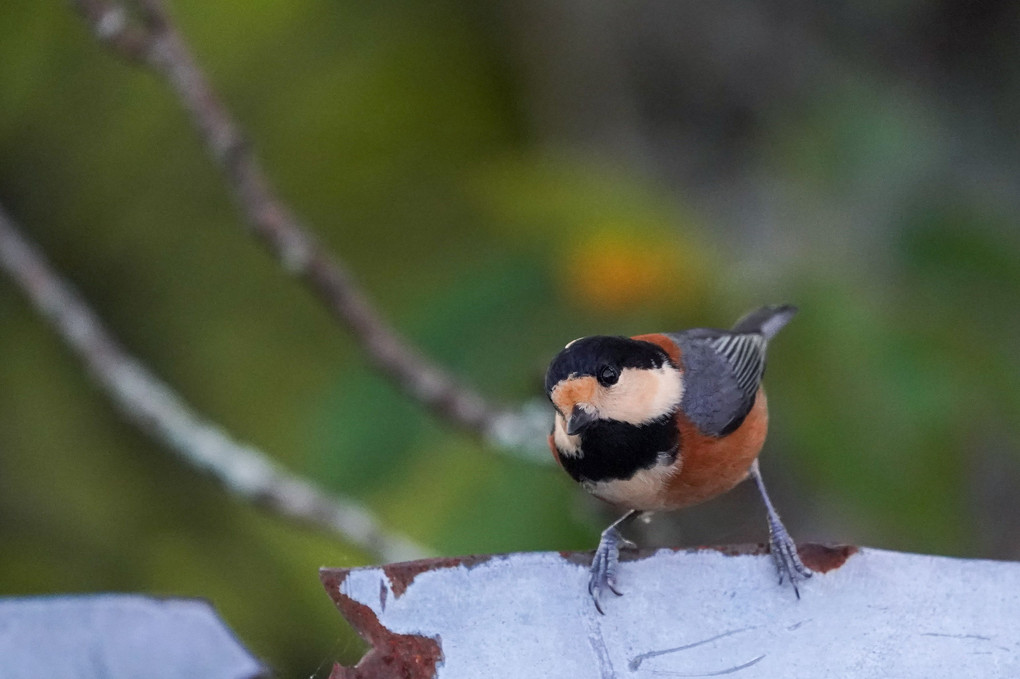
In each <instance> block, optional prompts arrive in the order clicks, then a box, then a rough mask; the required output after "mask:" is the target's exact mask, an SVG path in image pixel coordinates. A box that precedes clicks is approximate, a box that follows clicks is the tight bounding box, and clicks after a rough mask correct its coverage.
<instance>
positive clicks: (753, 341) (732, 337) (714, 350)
mask: <svg viewBox="0 0 1020 679" xmlns="http://www.w3.org/2000/svg"><path fill="white" fill-rule="evenodd" d="M670 337H671V338H672V339H673V340H674V341H675V342H676V343H677V345H679V347H680V351H681V352H682V353H681V360H682V362H683V368H684V395H683V399H682V401H681V402H680V408H681V410H683V411H684V413H685V414H686V415H687V417H688V418H690V420H691V421H692V422H693V423H694V424H695V425H696V426H697V427H698V429H700V430H701V431H702V432H704V433H706V434H710V435H712V436H724V435H726V434H728V433H730V432H731V431H733V430H734V429H736V428H737V427H739V426H740V425H741V423H742V422H743V421H744V418H745V417H746V416H747V413H748V412H750V410H751V407H752V406H753V405H754V399H755V396H756V394H757V393H758V387H759V386H760V385H761V379H762V375H763V374H764V373H765V345H766V340H765V337H764V336H763V335H762V334H761V333H757V332H731V331H728V330H712V329H708V328H698V329H695V330H687V331H684V332H681V333H676V334H672V335H670Z"/></svg>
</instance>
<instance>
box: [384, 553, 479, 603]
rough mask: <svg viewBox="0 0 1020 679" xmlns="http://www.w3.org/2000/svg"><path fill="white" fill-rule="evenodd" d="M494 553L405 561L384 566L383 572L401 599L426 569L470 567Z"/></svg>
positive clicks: (395, 593) (396, 595) (394, 592)
mask: <svg viewBox="0 0 1020 679" xmlns="http://www.w3.org/2000/svg"><path fill="white" fill-rule="evenodd" d="M493 556H494V555H492V554H476V555H469V556H450V557H439V558H433V559H419V560H418V561H403V562H401V563H391V564H386V565H385V566H382V571H383V573H385V574H386V577H387V578H388V579H389V581H390V587H391V588H392V589H393V597H394V598H396V599H399V598H400V597H401V596H403V594H404V592H406V591H407V588H408V587H409V586H410V585H411V583H412V582H414V579H415V578H416V577H418V575H419V574H421V573H425V572H426V571H437V570H440V569H443V568H457V567H458V566H466V567H467V568H470V567H472V566H477V565H478V564H480V563H483V562H485V561H488V560H489V559H491V558H493Z"/></svg>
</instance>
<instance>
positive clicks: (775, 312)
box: [733, 304, 797, 340]
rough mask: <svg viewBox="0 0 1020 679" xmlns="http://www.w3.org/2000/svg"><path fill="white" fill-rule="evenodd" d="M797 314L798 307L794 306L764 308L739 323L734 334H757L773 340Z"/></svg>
mask: <svg viewBox="0 0 1020 679" xmlns="http://www.w3.org/2000/svg"><path fill="white" fill-rule="evenodd" d="M796 313H797V307H795V306H793V305H792V304H773V305H770V306H763V307H761V308H760V309H755V310H754V311H752V312H751V313H749V314H747V315H746V316H744V317H743V318H741V319H740V320H739V321H737V322H736V324H735V325H734V326H733V332H757V333H761V334H762V335H764V337H765V339H766V340H768V339H772V337H773V336H774V335H775V334H776V333H777V332H779V331H780V330H782V328H783V326H784V325H786V324H787V323H789V322H790V319H791V318H793V316H794V314H796Z"/></svg>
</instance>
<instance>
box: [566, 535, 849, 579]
mask: <svg viewBox="0 0 1020 679" xmlns="http://www.w3.org/2000/svg"><path fill="white" fill-rule="evenodd" d="M667 549H671V550H672V551H674V552H697V551H700V550H705V549H711V550H713V551H716V552H719V553H720V554H725V555H726V556H755V555H760V554H768V553H769V546H768V545H767V544H758V543H750V544H743V545H702V546H699V547H672V548H667ZM659 551H661V549H659V548H642V549H624V550H621V551H620V561H640V560H641V559H647V558H649V557H651V556H654V555H655V554H656V553H658V552H659ZM858 551H859V550H858V548H857V547H855V546H854V545H822V544H817V543H814V542H804V543H801V544H800V545H798V546H797V553H798V554H800V559H801V561H803V562H804V565H805V566H807V567H808V568H810V569H811V570H813V571H814V572H816V573H828V572H829V571H831V570H835V569H837V568H839V567H840V566H842V565H843V564H844V563H846V560H847V559H849V558H850V557H851V556H853V555H854V554H856V553H857V552H858ZM559 554H560V556H561V557H563V558H564V559H565V560H566V561H569V562H571V563H576V564H579V565H583V566H588V565H591V560H592V558H593V557H594V556H595V552H594V551H590V552H565V551H564V552H560V553H559Z"/></svg>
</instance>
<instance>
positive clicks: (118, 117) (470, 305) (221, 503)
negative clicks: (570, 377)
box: [0, 0, 1020, 677]
mask: <svg viewBox="0 0 1020 679" xmlns="http://www.w3.org/2000/svg"><path fill="white" fill-rule="evenodd" d="M172 12H173V14H174V16H175V17H176V19H177V20H178V21H179V23H180V27H181V29H182V31H183V32H184V33H185V35H186V36H187V38H188V39H189V41H190V42H191V44H192V46H193V48H194V50H195V51H196V53H197V55H198V57H199V59H200V61H201V62H202V63H203V64H204V66H205V67H206V69H207V71H208V74H209V76H210V77H211V79H212V80H213V82H214V83H215V84H216V86H217V87H218V88H219V89H220V91H221V93H222V94H223V96H224V97H225V99H226V100H227V102H228V104H229V105H230V107H231V108H232V110H233V111H234V112H235V114H236V115H237V117H238V118H239V120H240V121H241V123H242V125H243V126H244V127H245V128H246V130H247V132H248V134H249V136H250V138H251V140H252V142H253V145H254V147H255V149H256V151H257V153H258V155H259V156H260V157H261V158H262V160H263V161H264V164H265V166H266V167H267V170H268V173H269V175H270V177H271V179H272V181H273V182H274V183H275V185H276V186H277V187H278V189H279V192H280V193H281V194H282V196H283V197H284V199H285V200H286V201H288V202H289V203H290V204H291V205H292V206H293V207H294V209H295V211H296V212H297V213H298V214H299V215H301V216H302V217H303V218H304V219H305V220H306V221H307V222H308V223H309V224H310V225H312V226H313V227H314V228H315V230H316V231H317V233H318V234H319V236H320V237H321V238H322V239H323V240H324V241H325V242H326V243H328V245H329V247H330V248H331V249H332V250H333V251H334V252H336V253H337V255H338V256H339V257H341V258H342V259H344V260H345V261H346V262H347V263H348V264H349V266H350V267H351V269H352V270H353V272H354V273H355V274H356V276H357V278H358V279H359V280H360V282H361V283H362V284H363V286H364V287H365V289H366V290H367V291H368V292H369V294H370V295H371V296H372V298H373V299H374V300H375V301H376V302H377V304H378V306H379V308H380V309H381V311H382V312H383V313H384V315H386V316H387V317H388V318H390V319H391V320H392V321H393V322H394V324H395V325H396V326H397V327H398V328H399V329H400V330H401V331H402V332H403V333H404V334H406V336H407V337H408V338H410V339H411V340H412V341H413V342H415V343H417V344H418V345H419V346H421V347H422V348H423V349H424V350H426V351H427V352H428V353H429V354H430V355H431V356H432V357H434V358H435V359H436V360H438V361H439V362H441V363H442V364H444V365H445V366H447V367H448V368H449V369H450V370H452V371H454V372H455V373H456V374H458V375H459V376H460V377H462V378H463V379H464V380H465V381H466V382H468V383H470V384H472V385H474V386H476V387H477V388H478V389H479V390H481V391H482V392H483V393H485V394H486V395H488V396H489V397H490V398H492V399H496V400H498V401H501V402H504V403H507V404H520V403H524V402H525V401H527V400H529V399H533V398H535V397H537V396H540V394H541V379H542V375H543V371H544V368H545V365H546V363H547V361H548V360H549V358H551V357H552V356H553V355H554V354H555V353H556V352H557V351H558V349H559V348H560V347H562V346H563V344H564V343H566V342H567V341H569V340H571V339H573V338H575V337H577V336H580V335H585V334H595V333H599V334H602V333H606V334H612V333H623V334H637V333H642V332H649V331H659V330H673V329H680V328H683V327H689V326H692V325H713V326H725V325H728V324H729V323H731V322H732V321H733V320H734V319H736V318H737V317H738V316H739V315H740V314H741V313H743V312H744V311H746V310H748V309H750V308H752V307H754V306H756V305H759V304H763V303H772V302H792V303H795V304H797V305H799V306H800V308H801V314H800V315H799V316H798V317H797V318H796V319H795V321H794V322H793V323H792V324H791V325H790V326H789V328H788V329H786V330H784V331H783V333H782V334H781V335H780V337H779V338H778V339H777V341H776V342H775V343H774V344H773V346H772V349H771V351H770V369H769V375H768V379H767V384H768V387H769V395H770V405H771V411H772V431H771V433H770V439H769V442H768V444H767V445H766V451H765V453H764V454H763V462H762V464H763V471H764V474H765V476H766V479H767V480H768V481H769V483H770V486H771V487H772V493H773V495H774V499H775V500H776V504H777V505H778V506H779V508H780V510H781V511H782V512H783V514H784V517H785V519H786V522H787V525H788V526H789V528H790V529H791V532H793V534H794V535H795V536H796V537H797V538H798V539H810V540H820V541H848V542H854V543H860V544H866V545H872V546H876V547H883V548H889V549H897V550H908V551H918V552H932V553H939V554H948V555H955V556H967V557H986V558H1007V559H1016V558H1020V352H1018V351H1017V349H1018V345H1020V314H1018V312H1017V310H1018V309H1020V232H1018V229H1017V214H1018V209H1017V208H1018V198H1020V138H1018V130H1020V127H1018V126H1017V121H1018V120H1020V88H1018V86H1020V5H1017V4H1016V3H1009V2H989V3H972V2H966V1H965V0H943V1H941V2H927V1H921V0H896V1H894V2H885V1H883V2H879V1H878V0H871V1H861V2H835V3H824V4H817V5H811V4H806V3H800V2H794V1H793V0H775V1H770V2H736V1H734V0H727V1H724V2H718V3H696V4H692V3H670V2H647V3H646V2H638V3H612V2H597V1H596V2H588V1H585V2H580V1H578V0H549V1H543V2H539V1H538V0H531V1H530V2H528V1H526V2H522V3H511V2H502V3H474V2H467V1H464V0H438V1H436V0H430V1H429V2H424V1H421V0H383V1H382V2H374V3H354V2H324V1H322V0H300V1H298V0H292V1H290V2H239V1H236V0H235V1H233V2H213V3H210V2H200V1H199V0H180V1H178V2H173V3H172ZM0 93H2V94H0V159H2V160H0V204H3V205H4V206H5V207H6V208H7V209H8V210H9V211H10V213H11V214H12V215H13V217H14V218H15V219H17V220H18V221H19V222H20V223H21V224H22V225H23V227H24V228H25V230H26V231H27V232H28V233H29V234H30V235H31V236H32V237H33V238H34V239H36V240H37V241H38V242H39V243H40V245H41V246H42V247H43V248H44V249H45V251H46V252H47V253H48V255H49V257H50V258H51V260H52V262H53V263H54V264H55V265H56V266H57V267H59V268H60V269H61V270H62V271H63V272H64V273H65V274H66V275H67V277H68V278H69V279H70V280H71V281H73V283H74V284H75V285H77V286H78V288H79V289H80V290H81V291H82V292H83V293H84V295H85V296H86V297H87V298H88V299H89V300H90V301H91V302H92V303H93V305H94V306H95V307H96V309H97V310H98V312H99V313H100V315H101V316H102V317H104V318H105V319H106V320H107V322H108V323H109V325H110V326H111V328H112V329H113V331H114V332H115V333H116V334H117V335H118V336H119V337H120V338H121V339H122V341H123V343H124V344H125V346H126V347H127V348H128V349H129V350H130V351H131V352H133V353H134V354H136V355H137V356H138V357H140V358H141V359H142V360H144V361H146V362H147V363H148V364H149V365H150V366H151V367H152V368H153V369H154V370H155V372H156V373H157V374H159V375H160V376H161V377H163V378H164V379H166V380H167V381H168V382H169V383H170V384H171V385H173V386H174V387H175V388H176V389H178V390H179V391H180V392H181V393H182V394H183V395H184V396H185V397H186V398H187V399H188V400H189V401H190V402H191V403H192V404H193V405H194V406H195V407H197V408H198V409H199V410H200V411H201V412H203V413H205V414H206V415H207V416H209V417H210V418H212V419H213V420H215V421H218V422H219V423H221V424H222V425H224V426H225V427H226V428H227V429H229V430H230V431H231V432H232V433H233V434H234V435H235V436H237V437H238V438H240V439H242V440H247V441H251V442H253V443H255V444H257V445H258V446H260V447H262V448H264V449H265V450H267V451H270V452H271V453H272V454H273V455H274V456H276V457H277V458H278V459H279V461H280V462H281V463H283V464H285V465H286V466H288V467H289V468H290V469H292V470H294V471H296V472H299V473H302V474H305V475H307V476H309V477H311V478H313V479H315V480H316V481H317V482H318V483H321V484H322V485H324V486H326V487H328V488H330V489H333V490H335V491H337V492H340V493H345V494H349V495H351V496H354V497H356V498H358V499H360V500H362V501H363V502H365V503H366V504H367V505H369V506H370V507H371V508H372V509H373V510H374V511H375V512H377V514H378V515H379V516H380V517H381V518H382V519H383V520H384V521H385V522H386V523H387V524H388V525H389V526H390V527H391V528H392V529H393V530H395V531H399V532H402V533H404V534H406V535H408V536H410V537H412V538H413V539H415V540H417V541H419V542H421V543H423V544H427V545H429V546H431V547H433V548H434V549H435V550H436V551H437V552H440V553H443V554H463V553H474V552H505V551H512V550H562V549H590V548H592V547H593V546H594V545H595V543H596V541H597V536H598V532H599V531H600V530H601V528H602V527H603V526H604V524H605V522H606V521H607V519H608V518H609V517H610V516H611V514H610V513H608V512H607V510H606V509H605V508H602V507H600V506H598V505H597V503H595V502H594V501H592V500H590V499H588V498H587V497H585V496H584V495H583V493H582V491H581V490H580V489H578V488H576V487H575V486H574V485H573V484H572V482H571V481H570V480H569V479H568V478H567V477H566V475H564V474H562V472H560V471H559V470H557V469H556V468H555V467H553V466H551V465H548V464H545V465H543V464H536V463H534V462H530V461H528V460H525V459H515V458H513V457H508V456H505V455H499V454H494V451H493V450H492V449H489V448H487V447H486V446H485V445H484V444H483V443H482V442H480V441H478V440H476V439H475V438H473V437H472V436H470V435H467V434H464V433H462V432H459V431H455V430H453V429H451V428H450V427H449V426H447V425H446V424H445V423H443V422H438V421H436V420H434V419H432V418H431V417H430V416H429V415H427V414H426V413H424V412H423V411H422V409H421V408H420V407H418V406H417V405H416V404H414V403H411V402H409V401H408V400H407V399H406V398H405V397H403V396H402V395H401V394H400V393H398V392H397V391H396V390H395V388H394V387H393V386H392V385H390V384H389V383H388V382H386V381H385V379H383V378H382V377H380V375H378V374H377V373H376V372H375V371H373V370H372V369H371V368H369V367H368V366H366V364H365V361H364V357H363V356H362V354H361V353H360V352H359V351H358V349H357V347H356V346H354V345H353V343H352V342H351V340H350V339H349V338H348V336H347V335H346V334H345V332H344V331H343V330H342V329H340V328H339V327H338V326H337V325H336V324H335V323H333V322H332V321H331V320H330V318H328V317H327V314H326V313H325V312H324V311H323V309H322V308H321V307H320V306H319V305H318V304H317V303H316V302H315V301H314V300H313V299H312V298H311V297H310V295H308V294H307V293H306V292H305V291H304V290H303V289H301V288H300V287H299V285H297V284H296V283H295V282H294V281H293V280H291V279H290V278H289V277H288V276H287V275H285V274H283V273H282V272H281V270H280V269H279V268H278V267H277V265H276V264H274V262H273V261H272V260H271V258H270V257H269V256H267V255H266V254H265V253H264V252H263V251H262V250H261V248H260V247H259V246H258V245H257V244H256V243H254V242H253V241H252V240H251V239H250V238H249V237H248V236H247V235H246V234H245V232H244V230H243V229H242V228H241V226H240V223H241V222H240V219H239V215H238V211H237V210H236V209H235V207H234V205H233V204H232V201H231V199H230V197H229V195H228V193H227V191H226V190H225V188H224V186H223V184H222V182H221V181H220V179H219V176H218V174H217V171H216V170H215V168H214V167H213V166H212V164H211V162H210V160H209V159H208V158H207V157H206V155H205V153H204V149H203V148H202V147H201V145H200V143H199V142H198V140H197V137H196V135H195V133H194V131H193V130H192V129H191V128H190V127H189V124H188V122H187V120H186V119H185V116H184V115H183V113H182V112H181V111H180V110H179V107H178V105H177V103H176V101H175V100H174V99H173V98H172V96H171V95H170V93H169V92H168V90H167V88H166V87H165V86H164V85H163V83H162V82H161V81H159V80H158V79H157V78H156V77H154V76H153V75H151V74H150V73H148V72H146V71H143V70H139V69H135V68H132V67H130V66H127V65H125V64H124V63H122V62H120V61H118V60H117V59H115V58H114V57H112V56H111V55H110V54H109V53H107V52H106V51H104V50H103V49H102V48H100V47H99V46H98V45H97V43H96V42H95V41H94V40H93V38H92V36H91V35H90V33H89V31H88V30H87V29H86V28H85V26H84V24H83V23H82V22H81V21H80V20H79V18H78V17H77V15H76V14H74V13H73V12H72V11H71V10H70V9H69V8H68V6H67V3H17V2H15V3H5V4H4V7H3V8H2V9H0ZM0 352H2V356H3V360H2V361H0V545H2V556H0V594H3V595H17V594H34V593H50V592H82V591H84V592H90V591H111V590H112V591H141V592H152V593H157V594H167V595H184V596H198V597H206V598H208V599H210V600H211V601H212V602H213V603H214V604H215V605H216V606H217V608H218V609H219V610H220V612H221V613H222V614H223V616H224V617H225V618H226V620H227V621H228V622H229V624H230V625H231V626H232V627H233V628H234V629H235V630H236V631H237V632H238V634H239V636H240V637H241V638H242V639H243V640H244V642H245V643H246V644H247V645H248V646H249V647H250V648H252V649H253V650H254V651H255V652H256V653H257V654H258V655H259V656H261V657H263V658H264V659H266V661H267V662H268V663H269V664H270V665H271V666H272V667H274V668H275V669H276V670H277V671H278V672H279V674H280V676H285V677H308V676H313V675H314V676H320V677H321V676H325V675H326V674H327V673H328V669H329V664H330V662H331V661H332V660H333V659H334V658H339V659H341V660H344V661H345V662H348V663H349V662H353V661H355V660H356V659H357V658H358V657H359V656H360V653H361V650H362V648H363V647H362V644H361V642H360V641H359V640H357V638H356V637H355V636H354V634H353V633H352V632H351V631H350V630H348V629H347V628H346V625H345V623H343V622H342V621H341V620H340V619H339V617H338V615H337V614H336V612H335V610H334V609H333V607H332V604H331V603H330V602H329V600H328V599H327V598H326V596H325V594H324V593H323V592H322V589H321V586H320V585H319V583H318V578H317V573H316V569H317V568H318V567H319V566H322V565H331V566H352V565H358V564H365V563H368V557H367V556H366V555H364V554H362V553H359V552H358V551H357V550H355V549H352V548H350V547H349V546H346V545H344V544H342V543H339V542H337V541H335V540H333V539H331V538H329V537H325V536H322V535H320V534H316V533H314V532H312V531H309V530H305V529H303V528H296V527H294V526H292V525H290V524H288V523H286V522H284V521H281V520H278V519H276V518H273V517H272V516H268V515H266V514H264V513H262V512H260V511H258V510H255V509H252V508H251V507H248V506H245V505H243V504H241V503H239V502H237V501H235V500H234V499H233V498H231V497H229V496H227V495H226V493H225V492H224V491H223V490H221V488H219V487H218V486H217V485H216V484H215V483H214V482H212V481H210V480H208V479H206V478H204V477H202V476H201V475H200V474H199V473H197V472H195V471H194V470H192V469H190V468H185V467H184V466H182V464H180V463H179V462H178V461H177V460H176V458H174V457H173V456H172V455H170V454H168V452H167V451H166V450H164V449H163V448H161V447H160V446H158V445H156V444H155V443H154V442H153V441H151V440H150V439H148V438H146V437H145V436H144V435H142V434H140V433H139V432H138V431H136V430H135V429H134V428H133V427H132V426H131V425H129V424H127V423H125V422H124V421H123V420H122V419H121V417H120V416H119V415H118V414H117V413H116V412H115V411H114V410H113V408H112V407H111V405H110V403H109V402H108V400H107V399H106V397H105V396H104V395H103V394H102V393H100V392H99V391H98V389H97V388H96V386H95V385H94V384H93V383H92V382H91V381H90V378H89V377H88V375H87V374H86V373H85V372H84V370H83V369H82V366H81V365H80V364H79V362H78V361H77V360H76V359H75V358H74V357H73V356H72V355H70V353H69V351H68V350H67V349H66V348H65V347H64V346H63V345H62V343H61V342H60V340H59V339H57V338H56V337H55V335H54V333H53V332H52V331H51V330H50V328H49V327H48V326H47V325H46V324H45V323H44V322H43V321H42V320H41V319H40V318H39V317H38V315H37V314H36V313H35V312H34V311H33V310H32V309H31V308H30V307H29V306H28V304H27V303H26V301H25V299H24V298H23V296H22V294H21V292H20V291H19V290H18V289H16V288H15V287H14V286H13V285H12V284H11V283H10V281H9V280H7V279H5V278H0ZM538 456H539V457H544V456H545V452H544V451H538ZM639 530H640V531H644V535H643V536H642V537H641V539H642V541H643V542H644V543H645V544H649V545H653V544H663V545H667V544H704V543H728V542H743V541H762V540H764V539H765V537H766V530H765V522H764V514H763V511H762V508H761V506H760V503H759V501H758V499H757V498H756V497H755V493H754V490H753V489H752V488H743V487H742V488H739V489H737V490H736V491H735V492H734V493H731V494H730V495H729V496H727V497H726V498H722V499H720V500H717V501H713V502H711V503H708V504H706V505H704V506H702V507H698V508H694V509H692V510H689V511H687V512H684V513H681V514H677V515H675V516H669V517H665V516H664V517H659V518H657V519H656V520H655V521H653V523H652V524H650V525H649V526H647V527H645V528H643V529H639ZM550 586H555V585H554V583H552V584H551V585H550Z"/></svg>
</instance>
